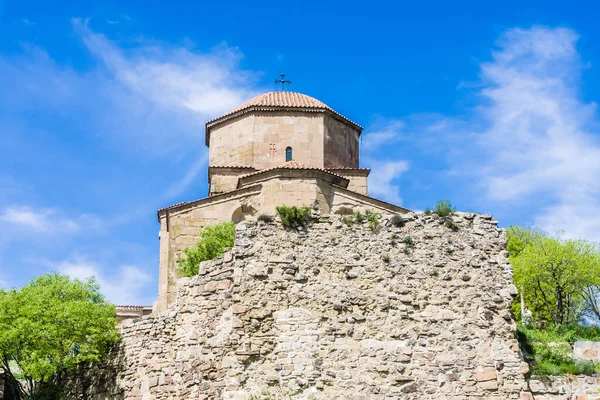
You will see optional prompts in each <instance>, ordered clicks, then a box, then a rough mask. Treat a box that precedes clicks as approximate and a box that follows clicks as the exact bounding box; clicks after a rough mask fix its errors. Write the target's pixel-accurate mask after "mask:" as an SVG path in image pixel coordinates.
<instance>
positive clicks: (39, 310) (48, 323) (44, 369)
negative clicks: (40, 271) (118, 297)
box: [0, 273, 119, 400]
mask: <svg viewBox="0 0 600 400" xmlns="http://www.w3.org/2000/svg"><path fill="white" fill-rule="evenodd" d="M116 323H117V319H116V316H115V306H114V305H112V304H110V303H108V302H106V301H105V300H104V297H103V296H102V294H101V293H100V287H99V285H98V284H97V283H96V281H95V280H94V279H93V278H92V279H88V280H85V281H80V280H77V279H70V278H69V277H67V276H64V275H58V274H55V273H50V274H46V275H41V276H39V277H37V278H34V279H33V280H32V281H31V282H30V283H29V284H28V285H27V286H24V287H23V288H21V289H19V290H15V289H13V290H8V291H1V290H0V371H2V372H3V373H4V374H5V376H6V377H7V378H8V384H9V386H10V387H11V390H12V391H16V394H17V396H19V398H22V399H29V400H34V399H47V398H56V397H57V396H58V395H60V392H61V389H62V386H63V382H64V380H65V378H66V375H67V374H68V373H69V372H70V371H75V370H79V369H83V368H84V367H89V365H90V364H91V363H92V364H93V363H98V362H100V361H101V360H102V359H103V358H104V357H105V356H106V355H107V354H108V351H109V349H110V347H111V346H112V345H113V344H114V343H116V342H118V341H119V333H118V331H117V330H116V328H115V326H116ZM15 366H16V367H17V368H18V370H19V371H20V372H18V373H17V371H16V369H15ZM19 378H22V379H24V381H25V383H20V382H17V379H19Z"/></svg>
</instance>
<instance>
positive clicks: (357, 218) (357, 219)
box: [354, 210, 366, 224]
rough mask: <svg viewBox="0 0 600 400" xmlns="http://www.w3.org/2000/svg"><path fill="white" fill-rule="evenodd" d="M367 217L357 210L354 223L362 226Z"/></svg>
mask: <svg viewBox="0 0 600 400" xmlns="http://www.w3.org/2000/svg"><path fill="white" fill-rule="evenodd" d="M365 218H366V217H365V215H364V214H363V213H362V212H360V210H357V211H356V212H355V213H354V222H356V223H357V224H362V223H363V222H365Z"/></svg>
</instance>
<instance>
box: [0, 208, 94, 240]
mask: <svg viewBox="0 0 600 400" xmlns="http://www.w3.org/2000/svg"><path fill="white" fill-rule="evenodd" d="M0 221H2V222H4V223H7V224H10V225H13V226H15V227H17V228H20V229H23V230H25V231H27V232H31V233H57V232H60V233H75V232H78V231H80V230H81V229H82V228H83V227H85V228H86V229H97V228H99V227H100V226H101V221H100V219H98V218H97V217H95V216H93V215H87V214H82V215H77V216H68V215H66V214H65V213H64V212H63V211H61V210H58V209H53V208H40V209H36V208H32V207H29V206H10V207H6V208H4V209H3V210H2V211H1V213H0Z"/></svg>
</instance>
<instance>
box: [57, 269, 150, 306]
mask: <svg viewBox="0 0 600 400" xmlns="http://www.w3.org/2000/svg"><path fill="white" fill-rule="evenodd" d="M47 264H49V265H50V266H51V268H53V269H56V270H57V271H58V272H59V273H61V274H65V275H69V276H70V277H72V278H77V279H87V278H91V277H95V278H96V281H98V283H99V284H100V289H101V291H102V294H104V296H105V297H106V299H107V300H109V301H110V302H112V303H115V304H122V305H128V304H144V305H152V301H154V300H155V299H156V298H155V296H152V295H150V294H149V293H151V290H149V285H150V284H151V283H152V282H153V280H152V277H151V276H150V274H149V273H148V272H146V271H144V270H143V269H142V268H140V267H138V266H135V265H124V266H121V267H119V268H118V270H117V271H110V272H109V271H108V270H107V269H106V268H105V267H103V266H102V265H100V264H98V263H95V262H93V261H90V260H88V259H85V258H75V259H73V260H65V261H59V262H47Z"/></svg>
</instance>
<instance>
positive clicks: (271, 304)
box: [99, 213, 526, 399]
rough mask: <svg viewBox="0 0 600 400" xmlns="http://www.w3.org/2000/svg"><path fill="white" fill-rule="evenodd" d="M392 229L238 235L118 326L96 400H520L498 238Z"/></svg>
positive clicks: (469, 223) (485, 225) (489, 231)
mask: <svg viewBox="0 0 600 400" xmlns="http://www.w3.org/2000/svg"><path fill="white" fill-rule="evenodd" d="M402 217H403V218H404V219H405V220H406V225H405V226H403V227H394V226H392V225H391V224H390V222H389V221H387V219H386V218H382V220H381V224H382V227H381V229H380V230H379V231H378V232H373V231H372V230H371V229H370V228H369V227H368V226H367V224H366V223H365V224H363V225H358V226H357V225H354V226H349V227H348V226H346V225H344V224H343V223H342V222H341V217H340V216H328V215H323V216H320V217H318V219H317V220H316V221H315V222H314V223H313V224H312V226H310V227H309V228H308V229H306V230H300V231H297V230H294V231H286V230H284V229H283V228H281V226H280V225H279V224H278V223H276V222H273V223H269V224H265V223H262V222H259V223H242V224H240V225H238V231H237V237H236V245H235V247H234V248H233V249H232V251H231V252H227V253H226V254H225V255H224V257H221V258H219V259H216V260H213V261H212V262H207V263H203V264H202V265H201V268H200V274H199V275H198V276H196V277H193V278H184V279H180V280H179V282H178V293H177V300H176V303H175V304H173V305H172V306H171V307H170V308H169V310H168V311H167V312H165V313H163V314H162V315H161V316H159V317H151V316H147V317H142V318H140V319H137V320H130V321H126V322H125V324H124V327H123V342H122V349H121V351H122V354H121V357H122V361H123V363H122V365H125V366H126V368H125V369H124V370H123V371H122V373H121V374H120V376H119V378H118V382H119V383H118V386H119V387H118V388H114V390H113V391H112V392H113V393H112V394H111V396H104V397H103V398H117V396H116V393H122V396H121V395H120V396H119V397H122V398H125V399H250V398H251V397H250V396H251V395H258V394H260V393H262V394H265V395H266V396H269V397H264V398H295V399H309V398H314V399H517V398H519V396H520V394H521V391H522V390H523V389H525V388H526V382H525V380H524V378H523V374H522V368H523V365H522V359H521V357H520V352H519V348H518V344H517V341H516V338H515V332H516V328H515V324H514V322H513V321H512V320H511V316H510V314H509V305H510V302H511V300H512V297H513V296H514V295H515V294H516V289H515V287H514V286H513V285H512V284H511V268H510V265H509V264H508V263H507V253H506V251H505V250H504V248H505V244H506V236H505V233H504V231H503V230H498V229H497V226H496V221H494V220H493V219H492V218H491V217H490V216H485V215H483V216H482V215H474V214H458V215H456V216H455V217H453V219H454V221H455V222H456V224H457V225H458V226H459V229H458V231H453V230H451V229H450V228H448V227H446V226H445V225H444V224H443V223H442V222H441V221H440V219H439V218H438V217H436V216H426V215H423V214H415V213H411V214H406V215H403V216H402ZM408 237H410V239H408ZM279 395H292V396H293V397H278V396H279ZM99 397H100V396H99ZM254 398H263V397H254Z"/></svg>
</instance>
